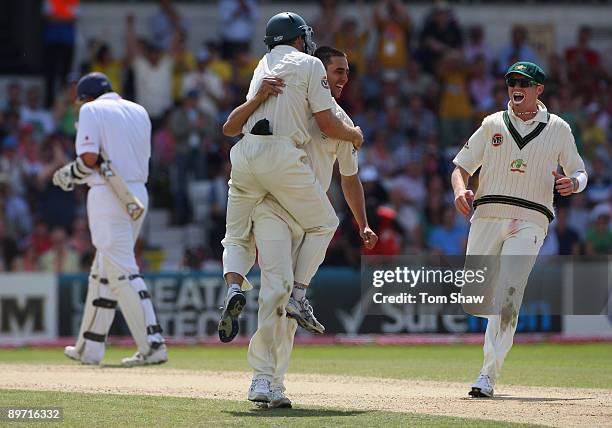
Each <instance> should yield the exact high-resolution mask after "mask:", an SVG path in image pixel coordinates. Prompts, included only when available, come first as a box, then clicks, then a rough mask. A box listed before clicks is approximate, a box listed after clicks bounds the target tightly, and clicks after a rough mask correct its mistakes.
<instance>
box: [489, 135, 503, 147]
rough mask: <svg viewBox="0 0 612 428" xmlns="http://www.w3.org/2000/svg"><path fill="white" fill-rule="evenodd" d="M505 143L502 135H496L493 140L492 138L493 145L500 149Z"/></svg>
mask: <svg viewBox="0 0 612 428" xmlns="http://www.w3.org/2000/svg"><path fill="white" fill-rule="evenodd" d="M503 142H504V136H503V135H502V134H495V135H493V138H491V144H492V145H493V147H499V146H501V145H502V143H503Z"/></svg>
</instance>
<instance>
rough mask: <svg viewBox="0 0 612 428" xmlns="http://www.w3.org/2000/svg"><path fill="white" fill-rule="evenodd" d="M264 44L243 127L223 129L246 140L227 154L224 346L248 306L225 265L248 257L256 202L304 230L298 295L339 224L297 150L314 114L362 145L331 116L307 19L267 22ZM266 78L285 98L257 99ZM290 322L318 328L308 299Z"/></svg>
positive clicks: (288, 15)
mask: <svg viewBox="0 0 612 428" xmlns="http://www.w3.org/2000/svg"><path fill="white" fill-rule="evenodd" d="M264 41H265V43H266V45H267V46H268V48H269V49H270V52H268V53H267V54H266V55H264V57H263V58H262V59H261V61H259V64H258V66H257V68H256V69H255V71H254V74H253V79H252V80H251V85H250V88H249V92H248V94H247V102H246V103H244V104H243V105H242V106H240V107H239V108H237V109H236V110H234V112H233V115H234V117H233V119H238V120H237V122H238V123H245V125H244V127H243V128H242V129H241V130H234V132H228V129H227V128H226V129H225V131H226V134H229V135H232V134H233V135H238V134H239V133H240V132H241V131H242V134H244V136H243V138H242V139H241V140H240V141H239V142H238V143H237V144H236V145H235V146H233V147H232V150H231V152H230V160H231V163H232V172H231V178H230V182H229V194H228V202H227V219H226V233H225V238H224V239H223V245H224V247H225V250H224V253H223V266H224V267H223V270H224V276H225V280H226V283H227V285H228V287H229V289H228V294H227V298H226V300H225V307H224V310H223V313H222V316H221V321H220V323H219V337H220V339H221V340H222V341H223V342H229V341H231V340H232V339H233V338H234V337H235V336H236V334H237V333H238V328H239V326H238V320H237V318H238V315H240V313H241V311H242V309H243V308H244V304H245V301H246V300H245V297H244V294H243V293H242V290H241V287H243V286H244V287H245V288H248V287H249V285H248V282H246V281H244V277H243V276H242V275H240V273H239V272H233V271H232V269H229V268H228V265H229V264H230V263H232V260H233V259H239V258H241V257H242V256H243V255H244V253H245V252H246V253H248V252H249V251H250V246H249V239H250V230H251V217H252V213H253V209H254V208H255V206H256V205H257V203H259V202H260V201H261V200H262V199H263V198H264V197H265V196H266V195H267V194H271V195H273V196H274V197H275V199H276V200H277V201H278V202H279V203H280V205H281V206H282V207H283V208H284V209H286V210H287V211H288V212H289V213H290V214H291V216H293V218H295V219H296V221H297V222H298V223H299V224H300V226H301V227H302V229H303V230H304V232H305V235H304V241H303V243H302V246H301V247H300V250H299V253H298V254H297V261H296V267H295V278H294V281H295V287H296V288H297V289H299V288H302V289H304V288H305V286H306V284H308V283H310V280H311V278H312V277H313V276H314V274H315V272H316V271H317V269H318V268H319V265H320V264H321V262H322V261H323V259H324V258H325V252H326V250H327V246H328V245H329V243H330V241H331V238H332V236H333V234H334V231H335V230H336V227H337V226H338V218H337V217H336V213H335V211H334V209H333V207H332V205H331V203H330V201H329V199H328V198H327V195H326V194H325V191H324V190H323V188H322V186H321V184H320V183H319V181H318V180H317V179H316V176H315V174H314V173H313V171H312V169H311V168H310V166H308V164H307V162H305V159H306V153H305V152H304V150H303V149H302V147H303V146H304V145H305V144H307V143H308V142H309V141H310V134H309V132H308V121H309V119H310V118H311V117H312V116H313V115H314V118H315V121H316V122H317V125H318V126H319V128H320V129H321V130H322V131H323V132H324V133H325V135H327V136H328V137H330V138H334V139H338V140H342V141H347V142H346V143H344V144H349V145H350V144H351V143H352V144H353V145H354V146H355V148H357V149H358V148H359V147H360V146H361V143H362V142H363V135H362V133H361V130H360V129H359V127H355V126H349V125H347V124H346V123H344V122H343V121H342V120H340V119H339V118H338V117H337V116H336V115H334V113H333V111H332V108H333V107H334V99H333V97H332V95H331V92H330V90H329V83H328V81H327V77H326V74H325V67H324V66H323V63H322V62H321V60H319V59H318V58H316V57H314V56H311V55H309V53H312V52H313V51H314V47H315V45H314V42H313V41H312V30H311V28H310V27H309V26H308V25H307V24H306V21H304V19H302V17H300V16H299V15H297V14H295V13H292V12H283V13H279V14H277V15H275V16H273V17H272V18H270V20H269V21H268V24H267V26H266V37H265V40H264ZM268 77H276V78H279V79H282V80H283V82H284V84H285V86H284V87H283V94H282V96H278V97H268V98H267V99H266V100H265V101H264V102H263V103H260V102H259V100H258V99H256V98H255V95H256V93H257V91H258V90H259V88H260V85H261V83H262V81H263V80H264V78H268ZM247 255H248V254H247ZM289 287H294V284H289ZM294 316H295V317H296V318H297V319H299V320H300V322H301V323H302V324H304V325H309V326H311V327H312V330H313V331H316V330H317V328H316V327H317V323H316V320H315V318H314V315H313V313H312V308H311V307H310V305H309V304H308V301H307V300H306V299H305V297H303V296H302V298H300V299H299V300H297V301H296V304H295V313H294Z"/></svg>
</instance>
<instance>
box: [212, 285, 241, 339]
mask: <svg viewBox="0 0 612 428" xmlns="http://www.w3.org/2000/svg"><path fill="white" fill-rule="evenodd" d="M245 305H246V297H244V293H243V292H242V291H235V290H229V292H228V293H227V297H226V298H225V305H224V307H223V312H221V319H220V320H219V325H218V327H217V330H218V332H219V340H221V342H223V343H227V342H231V341H232V340H234V338H235V337H236V336H237V335H238V331H239V330H240V323H239V322H238V317H239V316H240V314H241V313H242V310H243V309H244V306H245Z"/></svg>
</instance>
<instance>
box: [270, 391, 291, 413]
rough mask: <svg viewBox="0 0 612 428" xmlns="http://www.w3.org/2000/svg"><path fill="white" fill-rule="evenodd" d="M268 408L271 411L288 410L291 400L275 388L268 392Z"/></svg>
mask: <svg viewBox="0 0 612 428" xmlns="http://www.w3.org/2000/svg"><path fill="white" fill-rule="evenodd" d="M268 407H269V408H271V409H290V408H291V400H290V399H289V398H288V397H287V396H286V395H285V393H284V392H283V390H282V389H281V388H278V387H275V388H272V390H271V391H270V403H269V404H268Z"/></svg>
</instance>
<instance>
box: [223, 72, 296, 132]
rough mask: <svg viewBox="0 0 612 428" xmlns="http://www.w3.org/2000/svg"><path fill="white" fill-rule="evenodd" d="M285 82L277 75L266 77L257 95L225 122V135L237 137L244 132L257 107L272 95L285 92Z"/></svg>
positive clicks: (236, 109) (234, 111) (240, 106)
mask: <svg viewBox="0 0 612 428" xmlns="http://www.w3.org/2000/svg"><path fill="white" fill-rule="evenodd" d="M284 86H285V82H283V80H282V79H279V78H277V77H264V78H263V80H262V81H261V85H260V86H259V89H258V90H257V93H256V94H255V96H254V97H253V98H251V99H249V100H247V101H246V102H244V103H242V104H241V105H239V106H238V107H236V108H235V109H234V110H232V112H231V113H230V115H229V116H228V117H227V121H226V122H225V123H224V124H223V135H225V136H228V137H235V136H237V135H240V134H241V133H242V127H243V126H244V124H245V123H246V122H247V120H249V117H251V115H252V114H253V113H254V112H255V110H257V108H258V107H259V106H260V105H261V104H262V103H263V102H264V101H265V100H267V99H268V97H269V96H270V95H272V96H275V97H276V96H278V95H279V94H282V93H283V90H282V88H283V87H284Z"/></svg>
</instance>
